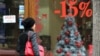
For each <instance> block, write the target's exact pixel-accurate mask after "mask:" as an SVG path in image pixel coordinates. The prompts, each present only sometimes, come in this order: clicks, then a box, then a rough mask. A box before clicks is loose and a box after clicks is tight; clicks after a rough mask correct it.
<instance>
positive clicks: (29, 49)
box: [25, 32, 34, 56]
mask: <svg viewBox="0 0 100 56" xmlns="http://www.w3.org/2000/svg"><path fill="white" fill-rule="evenodd" d="M25 56H34V51H33V48H32V42H31V41H30V35H29V32H28V40H27V42H26V45H25Z"/></svg>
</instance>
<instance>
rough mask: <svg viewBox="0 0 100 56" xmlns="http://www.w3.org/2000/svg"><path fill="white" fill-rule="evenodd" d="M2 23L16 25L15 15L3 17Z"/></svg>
mask: <svg viewBox="0 0 100 56" xmlns="http://www.w3.org/2000/svg"><path fill="white" fill-rule="evenodd" d="M3 23H16V16H15V15H4V16H3Z"/></svg>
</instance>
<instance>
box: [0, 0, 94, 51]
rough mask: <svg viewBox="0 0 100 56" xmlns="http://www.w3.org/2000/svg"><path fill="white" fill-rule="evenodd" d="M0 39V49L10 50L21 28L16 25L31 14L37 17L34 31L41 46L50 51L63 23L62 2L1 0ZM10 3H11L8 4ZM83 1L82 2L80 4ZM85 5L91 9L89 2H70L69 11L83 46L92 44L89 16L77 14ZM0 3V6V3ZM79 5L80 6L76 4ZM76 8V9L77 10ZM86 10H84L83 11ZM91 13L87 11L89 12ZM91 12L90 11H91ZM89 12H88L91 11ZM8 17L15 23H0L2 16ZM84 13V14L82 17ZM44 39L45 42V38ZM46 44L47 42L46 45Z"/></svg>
mask: <svg viewBox="0 0 100 56" xmlns="http://www.w3.org/2000/svg"><path fill="white" fill-rule="evenodd" d="M0 2H1V3H0V13H1V14H0V16H1V18H0V20H1V21H0V27H1V28H0V37H1V36H2V37H3V38H2V37H1V39H0V41H1V46H0V48H1V49H14V50H15V48H16V44H17V38H18V36H19V34H20V33H21V32H22V30H23V27H22V25H20V22H21V20H23V19H24V18H27V17H32V18H35V19H37V25H38V27H37V28H38V30H37V32H39V34H40V36H41V38H42V39H43V43H42V44H43V45H44V47H46V48H47V49H48V50H50V51H52V52H53V51H54V50H55V47H56V42H57V36H58V35H59V34H60V31H61V26H62V24H63V23H64V19H65V18H64V17H61V16H64V15H65V14H63V13H64V10H63V7H64V6H63V4H60V3H61V2H63V1H60V0H48V1H47V0H44V1H41V0H20V1H19V0H1V1H0ZM10 2H11V3H10ZM82 2H83V4H82ZM88 2H89V5H88V8H87V9H90V10H92V1H87V0H82V1H78V0H77V3H75V4H74V7H75V8H77V9H76V10H74V9H73V14H75V13H76V14H77V15H76V14H75V19H76V23H77V25H78V26H77V28H78V30H79V32H80V34H81V36H82V37H81V38H82V40H83V41H84V45H85V47H86V49H88V45H89V44H92V30H93V29H92V28H93V27H92V24H93V21H92V19H93V18H92V15H90V16H89V17H88V15H87V14H85V13H84V16H82V17H81V15H82V12H84V11H85V9H86V8H80V7H82V6H83V7H84V4H85V3H88ZM1 4H2V5H1ZM80 4H82V5H80ZM68 6H69V5H68V4H67V3H66V14H67V13H68V9H69V8H68ZM56 9H59V10H62V11H61V14H59V13H57V12H55V11H56ZM77 10H79V11H78V12H77ZM85 12H86V11H85ZM90 12H91V11H90ZM92 12H93V10H92ZM92 12H91V13H92ZM91 13H90V14H91ZM5 15H6V16H7V17H9V15H10V17H11V16H12V15H15V16H16V17H15V18H16V20H15V22H9V23H4V22H3V18H2V17H3V16H5ZM86 15H87V16H86ZM46 40H48V41H46ZM48 44H50V45H48Z"/></svg>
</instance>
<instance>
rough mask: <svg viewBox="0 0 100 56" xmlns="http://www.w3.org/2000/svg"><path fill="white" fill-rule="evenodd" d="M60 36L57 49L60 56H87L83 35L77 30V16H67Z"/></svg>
mask: <svg viewBox="0 0 100 56" xmlns="http://www.w3.org/2000/svg"><path fill="white" fill-rule="evenodd" d="M64 23H65V24H64V26H63V29H62V30H61V34H60V36H61V37H60V38H61V39H59V37H58V38H57V40H59V41H58V42H57V46H56V51H57V53H58V54H59V55H60V56H86V49H85V47H84V45H83V41H82V39H81V35H80V33H79V32H78V30H77V26H76V23H75V18H74V17H72V16H68V17H66V18H65V22H64Z"/></svg>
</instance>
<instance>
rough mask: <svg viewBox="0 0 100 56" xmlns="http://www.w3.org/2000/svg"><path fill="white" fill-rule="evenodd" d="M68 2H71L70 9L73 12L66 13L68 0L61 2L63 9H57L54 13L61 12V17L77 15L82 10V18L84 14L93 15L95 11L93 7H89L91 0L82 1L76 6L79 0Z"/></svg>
mask: <svg viewBox="0 0 100 56" xmlns="http://www.w3.org/2000/svg"><path fill="white" fill-rule="evenodd" d="M68 3H69V11H72V12H73V13H71V12H68V13H66V12H67V11H66V9H67V7H66V0H63V1H61V2H60V5H61V10H59V9H55V10H54V13H55V14H61V17H66V16H68V15H71V16H74V17H75V16H77V15H78V13H79V11H82V12H81V14H80V15H79V16H80V17H81V18H82V17H84V16H86V17H91V16H92V13H93V11H92V9H90V8H89V5H90V0H89V1H88V2H80V3H79V5H78V6H75V5H76V4H77V0H68Z"/></svg>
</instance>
